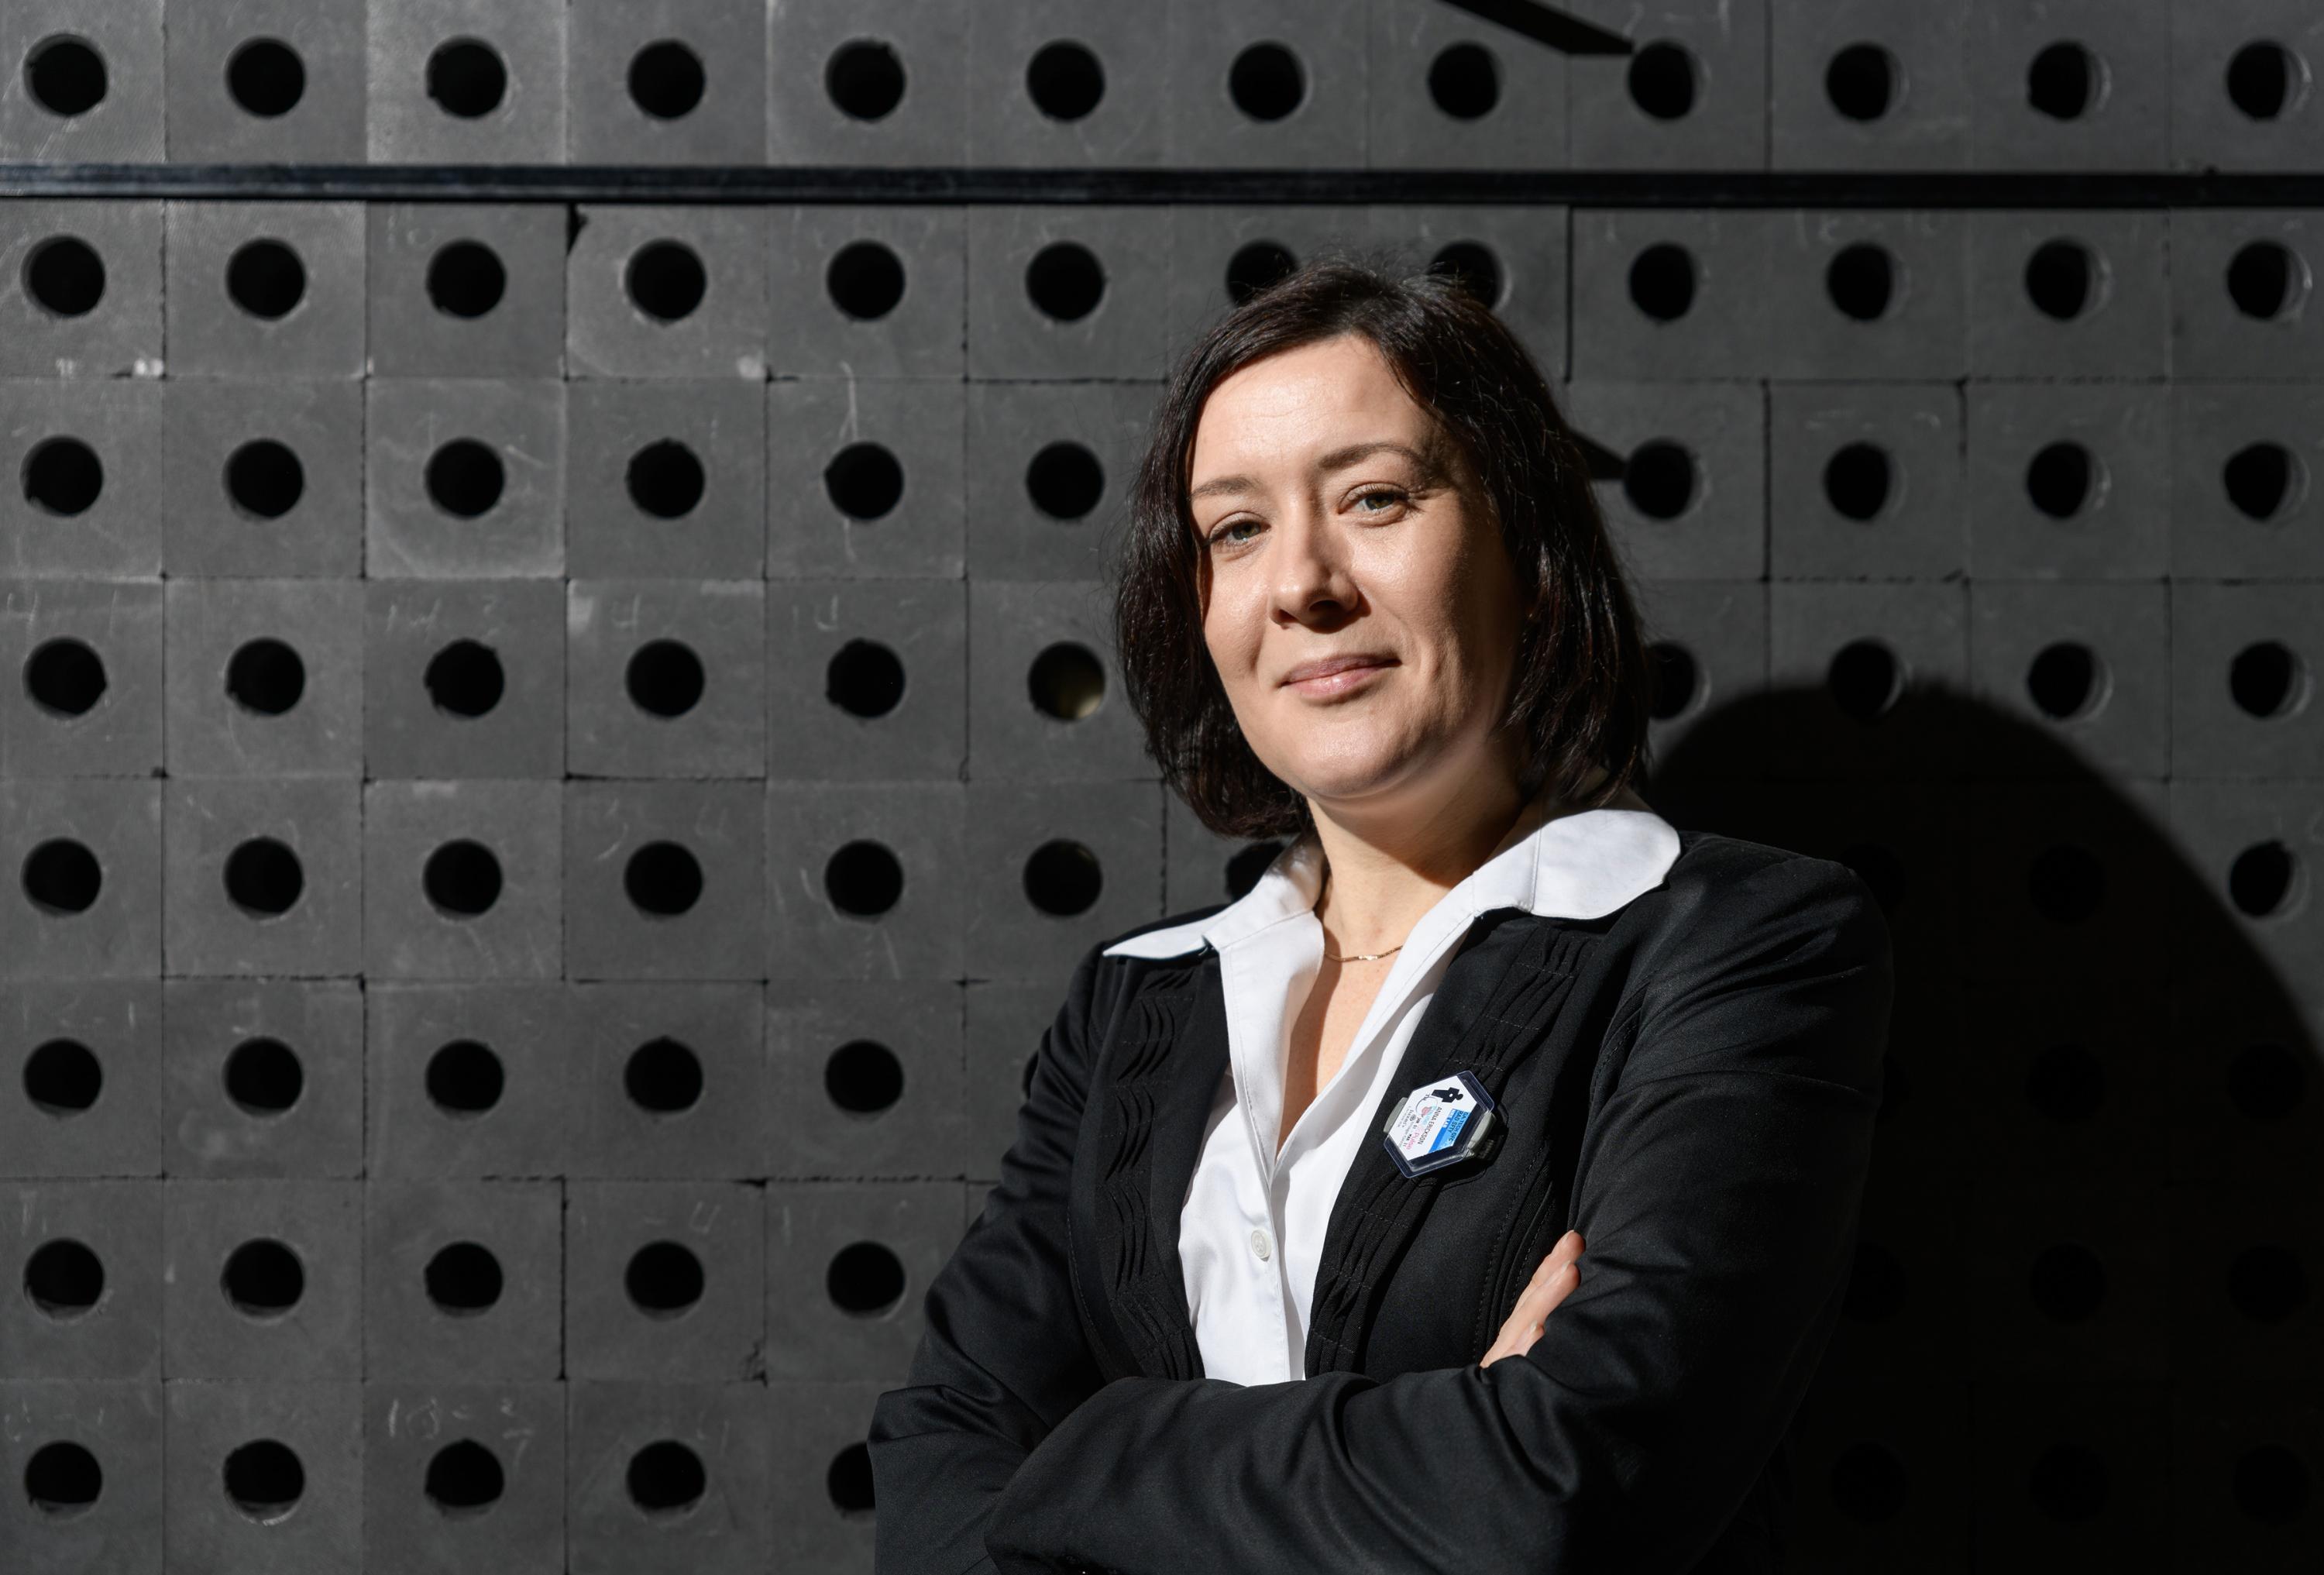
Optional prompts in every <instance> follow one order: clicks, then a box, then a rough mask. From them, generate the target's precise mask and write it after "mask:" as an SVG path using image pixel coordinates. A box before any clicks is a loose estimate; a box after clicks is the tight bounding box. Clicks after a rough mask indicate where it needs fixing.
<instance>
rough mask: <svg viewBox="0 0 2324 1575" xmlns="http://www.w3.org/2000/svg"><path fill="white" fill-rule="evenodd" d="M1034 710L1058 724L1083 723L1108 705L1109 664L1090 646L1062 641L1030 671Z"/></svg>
mask: <svg viewBox="0 0 2324 1575" xmlns="http://www.w3.org/2000/svg"><path fill="white" fill-rule="evenodd" d="M1025 688H1026V692H1027V693H1028V695H1031V696H1032V701H1033V709H1034V710H1036V711H1037V712H1039V713H1040V714H1042V715H1044V716H1047V717H1051V718H1054V719H1055V720H1056V721H1058V722H1080V721H1082V720H1084V718H1087V717H1090V716H1093V715H1094V714H1096V713H1097V710H1098V708H1099V707H1100V706H1101V705H1103V704H1104V703H1105V664H1104V663H1102V662H1101V661H1099V660H1098V659H1097V654H1096V653H1095V652H1094V651H1092V650H1091V649H1089V648H1088V647H1086V646H1082V645H1075V644H1074V643H1073V642H1072V641H1070V640H1060V641H1059V642H1058V643H1057V644H1056V645H1053V646H1050V647H1048V648H1047V649H1045V650H1043V651H1042V652H1041V654H1040V655H1038V656H1037V657H1035V658H1034V659H1033V665H1032V667H1030V668H1028V669H1027V670H1026V674H1025Z"/></svg>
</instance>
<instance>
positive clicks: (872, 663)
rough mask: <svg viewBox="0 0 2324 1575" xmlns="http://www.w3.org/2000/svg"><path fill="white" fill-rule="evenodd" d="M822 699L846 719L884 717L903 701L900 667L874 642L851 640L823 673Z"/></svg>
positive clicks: (882, 647)
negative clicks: (845, 716) (837, 708)
mask: <svg viewBox="0 0 2324 1575" xmlns="http://www.w3.org/2000/svg"><path fill="white" fill-rule="evenodd" d="M823 697H824V698H825V700H828V701H829V702H831V704H832V705H836V706H837V707H839V709H841V710H842V711H844V712H845V713H847V714H848V715H850V716H860V717H862V718H864V719H866V720H867V721H868V720H869V719H871V718H872V717H875V716H885V715H887V714H888V713H890V711H893V710H894V709H896V707H897V706H898V705H899V704H901V703H902V701H903V698H904V664H903V663H902V662H901V661H900V660H899V659H898V658H897V656H896V653H895V652H894V651H892V650H890V649H888V648H887V647H886V646H884V645H881V644H880V643H879V642H878V641H876V640H849V641H848V642H847V643H846V644H845V645H843V646H841V647H840V648H839V649H838V650H837V651H836V652H835V653H834V654H833V656H832V659H831V662H830V665H829V666H827V667H825V668H824V672H823Z"/></svg>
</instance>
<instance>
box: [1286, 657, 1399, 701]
mask: <svg viewBox="0 0 2324 1575" xmlns="http://www.w3.org/2000/svg"><path fill="white" fill-rule="evenodd" d="M1395 665H1396V664H1395V663H1393V662H1363V663H1360V664H1359V665H1357V666H1355V667H1351V668H1340V669H1339V670H1338V671H1337V672H1332V673H1322V674H1318V675H1317V676H1316V677H1312V678H1296V679H1294V680H1293V681H1291V682H1290V683H1287V684H1286V685H1284V687H1285V688H1286V689H1290V690H1294V691H1296V693H1298V694H1301V695H1308V696H1310V697H1314V698H1329V697H1330V696H1332V695H1344V694H1347V693H1349V692H1351V691H1352V690H1355V689H1360V688H1361V687H1363V686H1365V685H1367V684H1369V683H1370V682H1372V680H1374V679H1375V678H1378V677H1379V676H1380V675H1381V674H1382V673H1384V672H1386V671H1388V668H1392V667H1394V666H1395Z"/></svg>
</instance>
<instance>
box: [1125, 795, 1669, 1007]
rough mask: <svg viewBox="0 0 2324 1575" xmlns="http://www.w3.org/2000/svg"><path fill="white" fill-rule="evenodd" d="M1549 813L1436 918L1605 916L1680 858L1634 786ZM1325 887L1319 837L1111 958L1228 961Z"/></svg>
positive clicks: (1530, 819) (1533, 816) (1509, 841)
mask: <svg viewBox="0 0 2324 1575" xmlns="http://www.w3.org/2000/svg"><path fill="white" fill-rule="evenodd" d="M1546 806H1547V805H1546V790H1545V794H1544V796H1543V797H1536V798H1535V800H1534V802H1533V803H1532V804H1531V805H1529V806H1527V807H1526V814H1525V815H1520V816H1519V817H1518V818H1517V824H1514V825H1512V826H1511V827H1510V828H1509V832H1508V835H1507V836H1504V837H1503V838H1502V839H1501V843H1500V845H1499V847H1497V848H1496V849H1494V851H1493V852H1492V853H1491V854H1490V855H1489V856H1488V857H1487V859H1486V860H1485V861H1484V862H1483V863H1482V864H1480V865H1479V866H1478V867H1477V868H1476V869H1475V870H1472V871H1471V872H1470V874H1469V876H1468V878H1467V879H1466V880H1462V882H1461V883H1460V884H1459V885H1458V886H1456V887H1454V888H1453V889H1452V890H1451V891H1450V892H1448V893H1446V894H1445V898H1444V900H1443V902H1442V903H1440V904H1439V905H1438V908H1437V912H1438V913H1439V914H1441V915H1443V916H1446V917H1448V918H1449V917H1453V916H1458V917H1459V918H1460V919H1461V920H1462V922H1464V923H1465V921H1466V920H1467V919H1469V918H1473V917H1474V916H1477V915H1479V914H1483V913H1491V912H1493V911H1494V910H1496V909H1498V908H1504V907H1518V908H1524V909H1526V911H1528V912H1531V913H1535V914H1538V915H1542V916H1549V917H1557V918H1581V919H1591V918H1600V917H1602V916H1605V915H1607V914H1609V913H1612V912H1613V911H1614V910H1615V909H1617V908H1618V907H1623V906H1624V905H1626V904H1628V902H1630V901H1631V900H1632V899H1633V898H1637V897H1638V896H1639V895H1641V894H1642V893H1644V892H1647V891H1650V890H1652V889H1654V888H1655V887H1656V886H1658V885H1660V884H1661V883H1662V880H1663V877H1664V876H1665V874H1667V873H1668V872H1669V870H1670V867H1671V865H1672V864H1673V863H1674V862H1675V861H1677V859H1678V854H1679V838H1678V832H1677V831H1676V830H1675V829H1674V827H1673V826H1672V825H1671V824H1670V823H1669V822H1668V821H1666V820H1665V819H1663V817H1662V816H1660V815H1656V814H1655V812H1654V811H1653V810H1652V809H1651V808H1649V807H1647V805H1646V800H1644V799H1642V798H1640V797H1638V796H1637V794H1636V793H1634V792H1631V791H1630V790H1628V789H1627V788H1625V789H1624V790H1623V792H1622V794H1621V796H1620V797H1618V798H1616V799H1615V801H1614V802H1613V803H1612V804H1611V805H1609V806H1607V807H1605V808H1603V809H1585V810H1578V811H1577V810H1566V811H1563V812H1562V813H1556V814H1552V815H1550V816H1549V817H1548V818H1547V819H1545V820H1541V819H1539V818H1538V817H1539V816H1540V815H1541V814H1542V812H1543V811H1544V809H1545V807H1546ZM1528 828H1530V829H1528ZM1322 890H1323V848H1322V845H1321V844H1320V843H1318V842H1317V841H1316V840H1315V834H1314V832H1312V831H1311V832H1308V833H1305V834H1303V835H1302V836H1300V837H1299V838H1298V839H1297V840H1296V841H1295V842H1293V843H1292V844H1291V845H1290V846H1289V847H1287V848H1286V849H1284V850H1283V852H1280V853H1278V854H1277V855H1276V858H1275V861H1274V862H1273V863H1271V864H1269V865H1268V867H1267V870H1266V872H1265V873H1264V874H1262V875H1261V876H1260V877H1259V880H1258V882H1257V884H1255V885H1254V886H1252V887H1251V889H1250V890H1249V891H1248V892H1245V893H1244V894H1243V895H1242V896H1241V897H1240V898H1237V899H1236V900H1235V901H1233V902H1231V903H1229V904H1228V905H1227V906H1226V907H1223V908H1222V909H1220V910H1219V911H1218V912H1217V913H1214V914H1212V915H1210V916H1208V917H1205V918H1198V919H1189V920H1187V921H1186V922H1185V924H1180V925H1171V926H1167V927H1165V928H1162V929H1156V930H1148V931H1147V932H1146V933H1144V934H1143V935H1132V936H1130V938H1128V939H1127V940H1121V941H1117V942H1115V943H1114V944H1112V945H1111V946H1108V947H1106V948H1105V951H1104V955H1106V956H1109V957H1113V956H1131V957H1148V958H1158V957H1177V956H1182V955H1184V954H1185V953H1188V952H1194V951H1199V950H1201V949H1202V947H1203V945H1204V944H1210V945H1212V946H1215V947H1217V948H1218V949H1219V951H1221V952H1222V953H1223V952H1225V951H1226V950H1227V949H1228V948H1229V947H1231V946H1233V945H1235V944H1238V943H1240V942H1242V941H1245V940H1248V939H1250V937H1252V936H1254V935H1258V934H1259V932H1261V931H1262V930H1266V929H1268V928H1269V927H1270V926H1274V925H1277V924H1280V923H1282V922H1283V921H1284V920H1286V919H1289V918H1295V917H1301V916H1305V915H1307V914H1309V913H1311V912H1313V911H1314V907H1315V898H1317V897H1318V896H1319V895H1320V894H1321V892H1322ZM1398 972H1401V970H1399V971H1398Z"/></svg>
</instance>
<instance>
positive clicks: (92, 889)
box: [22, 837, 105, 914]
mask: <svg viewBox="0 0 2324 1575" xmlns="http://www.w3.org/2000/svg"><path fill="white" fill-rule="evenodd" d="M22 879H23V885H24V896H25V898H27V899H28V900H30V901H31V903H32V906H33V907H36V908H38V909H40V910H41V911H42V913H59V914H69V913H86V912H88V910H89V908H90V907H93V906H95V904H96V902H97V893H98V892H99V891H101V890H103V889H105V873H104V871H103V870H100V869H99V868H98V867H97V855H96V854H94V853H92V852H89V851H88V849H87V848H86V847H84V846H82V845H81V844H80V843H76V842H72V841H69V840H68V839H66V838H63V837H51V839H49V840H48V841H47V842H44V843H41V844H40V845H39V846H37V847H35V848H34V849H33V850H32V852H29V853H27V854H25V855H24V865H23V877H22Z"/></svg>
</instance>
